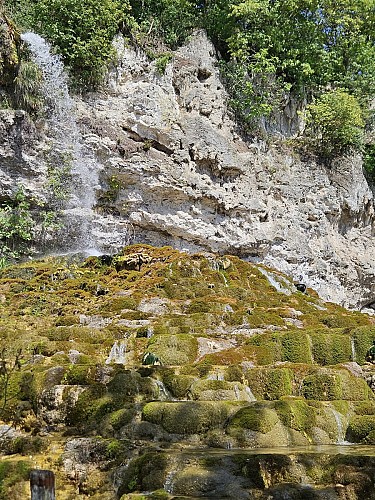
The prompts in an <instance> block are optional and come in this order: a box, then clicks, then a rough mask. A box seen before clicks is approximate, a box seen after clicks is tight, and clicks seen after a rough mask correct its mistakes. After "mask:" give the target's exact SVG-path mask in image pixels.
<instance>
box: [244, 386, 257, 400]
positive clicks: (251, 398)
mask: <svg viewBox="0 0 375 500" xmlns="http://www.w3.org/2000/svg"><path fill="white" fill-rule="evenodd" d="M245 392H246V393H247V395H248V396H249V401H256V400H257V398H256V397H255V396H254V394H253V391H252V390H251V389H250V387H249V386H248V385H245Z"/></svg>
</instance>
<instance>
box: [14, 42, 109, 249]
mask: <svg viewBox="0 0 375 500" xmlns="http://www.w3.org/2000/svg"><path fill="white" fill-rule="evenodd" d="M22 40H24V42H26V43H27V45H28V47H29V50H30V52H31V55H32V58H33V60H34V62H35V63H36V64H37V65H38V66H39V68H40V70H41V72H42V75H43V84H42V89H41V90H42V93H43V97H44V106H45V109H44V113H45V116H46V120H47V123H48V134H49V135H50V136H51V137H50V138H51V139H52V142H51V150H50V152H49V158H48V160H47V161H48V163H50V164H51V165H52V169H53V174H52V175H53V176H54V179H55V180H56V179H57V182H60V183H61V188H62V189H64V190H65V189H66V188H68V193H67V196H66V198H67V199H65V200H63V206H62V207H61V208H62V218H63V219H64V226H65V227H64V229H65V234H64V235H63V236H64V243H63V244H62V246H65V248H64V249H65V250H87V249H90V248H91V247H92V246H94V242H93V238H92V227H91V222H92V219H93V217H94V212H93V211H92V207H93V206H94V204H95V192H96V189H97V188H98V182H99V181H98V171H99V165H98V164H97V163H96V161H95V159H94V158H93V156H92V154H90V153H89V152H88V151H87V150H86V149H85V148H84V147H83V145H82V141H81V139H82V138H81V135H80V132H79V129H78V126H77V121H76V114H75V106H74V102H73V100H72V98H71V97H70V95H69V90H68V79H67V75H66V73H65V70H64V64H63V62H62V60H61V58H60V57H59V56H57V55H54V54H52V53H51V47H50V46H49V44H48V43H47V42H46V41H45V40H44V39H43V38H42V37H40V36H39V35H37V34H35V33H24V34H23V35H22ZM61 203H62V202H61V200H60V204H61ZM66 245H68V247H67V246H66ZM93 253H95V252H93Z"/></svg>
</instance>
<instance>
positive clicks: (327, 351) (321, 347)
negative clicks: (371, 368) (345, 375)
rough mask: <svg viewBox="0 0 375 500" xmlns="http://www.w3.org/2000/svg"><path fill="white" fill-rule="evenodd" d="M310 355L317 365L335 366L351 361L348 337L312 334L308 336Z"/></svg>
mask: <svg viewBox="0 0 375 500" xmlns="http://www.w3.org/2000/svg"><path fill="white" fill-rule="evenodd" d="M310 337H311V342H312V355H313V358H314V361H315V363H318V364H319V365H336V364H339V363H345V362H348V361H351V360H352V348H351V340H350V337H349V335H332V334H329V333H325V334H318V333H317V334H314V333H312V334H311V335H310Z"/></svg>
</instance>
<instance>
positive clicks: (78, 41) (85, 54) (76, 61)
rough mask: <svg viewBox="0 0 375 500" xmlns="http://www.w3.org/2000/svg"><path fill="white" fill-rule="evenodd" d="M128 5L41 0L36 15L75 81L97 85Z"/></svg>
mask: <svg viewBox="0 0 375 500" xmlns="http://www.w3.org/2000/svg"><path fill="white" fill-rule="evenodd" d="M128 8H129V6H128V3H127V2H126V1H124V2H121V3H120V2H118V1H116V0H79V1H78V0H52V1H51V0H40V1H39V2H37V3H36V4H35V9H34V16H35V20H36V23H37V26H38V27H39V30H40V31H41V33H43V34H44V35H45V36H46V37H47V38H48V40H49V41H50V42H51V43H52V44H53V45H54V46H55V47H56V48H57V50H58V52H59V53H60V54H61V55H62V57H63V59H64V61H65V63H66V64H67V66H68V67H69V68H70V71H71V75H72V77H73V79H74V81H75V83H76V84H78V85H79V86H83V87H87V86H89V87H95V86H97V85H98V84H99V83H100V82H101V81H102V78H103V75H104V72H105V69H106V66H107V64H108V62H109V61H110V60H111V58H112V57H113V48H112V39H113V37H114V35H115V34H116V32H117V30H118V28H119V26H120V24H121V23H123V22H125V21H126V15H125V13H126V12H127V10H128Z"/></svg>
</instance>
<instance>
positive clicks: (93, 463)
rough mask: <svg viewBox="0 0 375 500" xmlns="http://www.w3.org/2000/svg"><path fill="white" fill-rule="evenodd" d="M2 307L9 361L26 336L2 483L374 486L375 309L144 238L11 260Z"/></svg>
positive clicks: (9, 406) (344, 489)
mask: <svg viewBox="0 0 375 500" xmlns="http://www.w3.org/2000/svg"><path fill="white" fill-rule="evenodd" d="M0 307H1V311H2V314H1V319H0V334H1V338H2V346H4V347H5V346H6V351H5V353H6V354H5V357H6V360H7V363H9V365H8V366H9V367H10V366H11V362H12V360H13V359H14V356H15V353H17V352H18V349H19V348H20V347H21V348H22V352H23V358H22V360H21V361H22V363H21V368H20V369H19V370H18V369H16V370H15V371H14V372H12V373H11V377H10V382H9V385H8V390H7V397H8V401H7V403H6V404H5V410H6V411H5V412H4V410H1V411H2V413H1V416H2V419H3V420H5V421H6V422H8V423H10V424H11V425H12V426H13V427H12V428H10V429H9V428H5V427H2V431H1V433H0V441H1V443H0V444H1V450H2V453H3V455H7V457H5V458H3V460H2V468H0V498H7V499H8V500H13V499H14V500H16V499H17V500H18V499H20V498H22V499H23V498H25V499H26V498H28V496H27V495H28V493H27V489H28V483H27V478H28V471H29V470H30V468H35V467H36V468H44V469H51V470H53V471H54V472H55V474H56V475H57V498H59V499H61V500H68V499H73V498H74V499H84V498H88V497H90V498H97V499H101V500H103V499H107V500H114V499H119V498H121V499H122V500H126V499H129V498H132V499H137V498H138V499H139V500H140V499H144V497H145V496H147V497H148V498H151V499H154V500H156V499H159V500H160V499H168V498H175V499H176V500H177V499H178V498H184V497H188V498H215V499H219V498H223V499H224V498H238V499H240V498H244V499H254V500H255V499H258V500H263V499H266V498H270V497H271V498H275V499H277V498H305V497H306V498H314V499H326V500H327V499H329V500H331V499H332V500H338V499H344V498H345V499H347V498H350V499H351V500H359V499H362V498H368V499H371V498H374V493H373V492H374V477H375V475H374V447H373V446H371V445H373V444H374V439H375V434H374V433H375V399H374V395H373V392H372V391H371V389H370V387H369V385H368V384H367V383H366V379H368V382H369V383H370V384H372V382H373V378H374V376H375V372H374V369H373V367H372V366H371V365H369V364H366V363H365V355H366V351H367V349H368V347H369V346H370V345H371V343H372V340H373V338H374V335H375V327H374V322H373V320H372V317H371V316H368V315H366V314H362V313H360V312H349V311H347V310H345V309H344V308H342V307H340V306H338V305H335V304H333V303H326V302H324V301H322V300H321V299H320V298H319V297H318V296H317V294H316V293H315V292H314V291H313V290H311V289H308V290H307V293H301V292H299V291H297V289H296V287H295V285H294V284H293V283H292V282H291V281H290V280H289V279H287V278H286V277H285V276H283V275H282V274H281V273H278V272H277V271H272V270H271V269H268V268H266V267H264V266H259V265H254V264H250V263H246V262H243V261H242V260H240V259H239V258H238V257H233V256H221V257H220V256H218V255H215V254H210V253H200V254H194V255H191V256H189V255H188V254H186V253H182V252H178V251H176V250H174V249H172V248H171V247H164V248H154V247H150V246H145V245H137V246H132V247H127V248H125V249H124V250H123V252H121V253H120V254H118V255H116V256H115V257H113V258H112V259H111V258H109V257H108V256H107V257H90V258H89V259H87V260H86V261H79V260H77V259H76V260H74V259H73V260H72V259H71V260H70V261H69V260H67V259H62V258H49V259H44V260H40V261H32V262H27V263H24V264H22V265H18V266H13V267H9V268H7V269H5V270H3V271H2V272H1V274H0ZM147 353H150V354H149V357H148V359H146V360H145V354H147ZM1 355H2V356H3V358H2V359H4V352H3V351H2V354H1ZM156 360H157V361H158V362H157V363H156V364H152V361H156ZM2 373H3V372H2ZM3 381H4V378H3V375H1V376H0V382H1V383H3ZM0 408H2V406H1V407H0ZM14 427H16V429H14ZM348 441H350V442H351V443H352V444H355V443H357V444H358V445H361V446H360V447H359V448H358V447H355V446H348V447H346V451H345V450H344V449H343V447H342V446H341V447H340V446H339V447H337V445H340V444H343V443H346V442H348ZM311 445H319V446H320V448H319V447H318V448H316V447H314V446H312V447H311ZM332 445H334V446H332ZM369 445H370V446H369ZM280 447H281V448H280ZM342 453H343V455H341V454H342ZM144 492H148V493H147V494H146V493H144ZM151 492H152V493H151ZM1 495H2V496H1ZM288 495H289V496H288ZM301 495H305V496H301Z"/></svg>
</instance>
